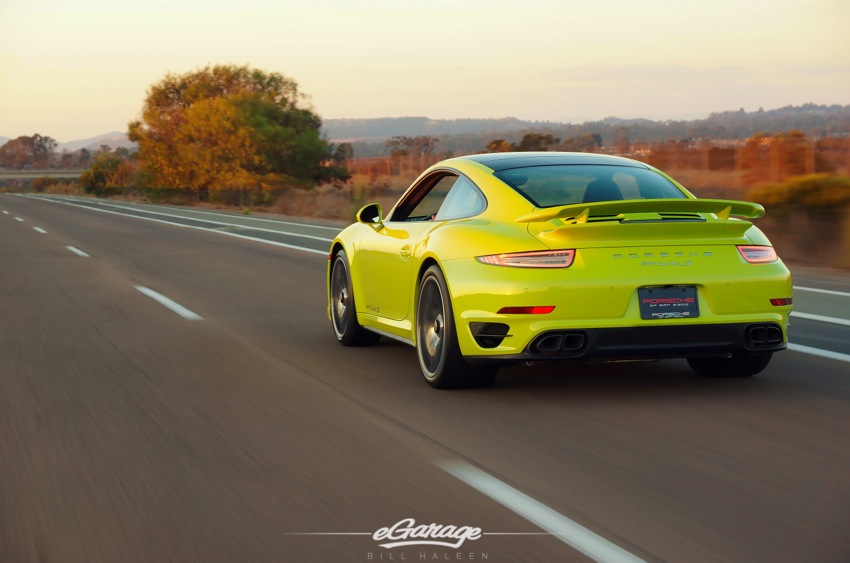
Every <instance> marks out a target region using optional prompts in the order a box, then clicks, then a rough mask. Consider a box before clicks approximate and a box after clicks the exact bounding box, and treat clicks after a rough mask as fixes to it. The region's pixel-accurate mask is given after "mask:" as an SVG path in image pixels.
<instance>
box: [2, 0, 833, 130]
mask: <svg viewBox="0 0 850 563" xmlns="http://www.w3.org/2000/svg"><path fill="white" fill-rule="evenodd" d="M848 22H850V1H848V0H835V1H832V0H735V1H731V0H711V1H709V0H701V1H694V0H642V1H630V0H587V1H585V0H578V1H568V0H552V1H550V0H525V1H516V0H513V1H502V0H451V1H447V0H427V1H424V2H418V1H407V2H405V1H399V0H393V1H388V0H348V1H343V0H308V1H303V0H300V1H298V2H293V1H289V0H241V1H236V2H234V1H233V0H142V1H137V2H116V1H115V0H73V1H71V0H2V2H0V135H2V136H6V137H10V138H14V137H17V136H20V135H32V134H34V133H40V134H42V135H49V136H51V137H53V138H55V139H57V140H58V141H60V142H65V141H70V140H73V139H80V138H86V137H92V136H95V135H99V134H101V133H106V132H109V131H125V130H126V126H127V122H129V121H131V120H133V119H135V118H137V117H138V114H139V111H140V109H141V106H142V102H143V99H144V97H145V92H146V90H147V88H148V87H149V86H150V85H151V84H153V83H155V82H157V81H159V80H160V79H162V77H163V76H164V75H165V74H166V73H168V72H173V73H183V72H187V71H190V70H194V69H196V68H199V67H203V66H205V65H207V64H226V63H233V64H238V65H242V64H247V65H250V66H252V67H256V68H259V69H262V70H264V71H269V72H280V73H282V74H285V75H287V76H289V77H291V78H293V79H295V80H296V81H297V82H298V83H299V85H300V86H301V88H302V90H303V91H304V92H305V93H307V94H308V95H309V96H310V101H311V103H312V105H313V107H314V109H315V110H316V111H317V113H318V114H319V115H321V116H322V117H323V118H325V119H330V118H343V117H348V118H357V117H400V116H428V117H431V118H460V117H482V118H485V117H508V116H510V117H517V118H520V119H533V120H552V121H573V122H581V121H586V120H589V119H599V118H602V117H606V116H611V115H613V116H617V117H647V118H652V119H682V118H687V119H692V118H699V117H705V116H707V115H708V114H709V113H710V112H713V111H724V110H731V109H738V108H741V107H743V108H744V109H746V110H748V111H753V110H756V109H758V108H759V107H764V108H765V109H772V108H776V107H781V106H784V105H799V104H802V103H806V102H814V103H821V104H850V33H848V32H847V26H848Z"/></svg>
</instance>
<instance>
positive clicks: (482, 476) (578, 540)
mask: <svg viewBox="0 0 850 563" xmlns="http://www.w3.org/2000/svg"><path fill="white" fill-rule="evenodd" d="M436 463H437V465H438V466H439V467H440V468H442V469H443V470H445V471H447V472H448V473H451V474H452V475H454V476H455V477H457V478H458V479H460V480H461V481H463V482H464V483H466V484H467V485H469V486H471V487H472V488H473V489H476V490H478V491H480V492H482V493H484V494H485V495H487V496H488V497H490V498H491V499H493V500H495V501H496V502H498V503H500V504H502V505H504V506H506V507H507V508H509V509H511V510H512V511H514V512H515V513H517V514H519V515H520V516H522V517H523V518H525V519H526V520H528V521H530V522H532V523H534V524H535V525H537V526H540V527H541V528H543V529H544V530H546V531H547V532H549V533H550V534H552V535H554V536H555V537H557V538H558V539H560V540H561V541H563V542H564V543H566V544H567V545H569V546H571V547H572V548H574V549H577V550H578V551H580V552H582V553H584V554H585V555H587V556H588V557H590V558H591V559H594V560H596V561H604V562H606V563H637V562H642V561H643V559H640V558H639V557H636V556H634V555H632V554H631V553H629V552H628V551H626V550H624V549H622V548H621V547H619V546H618V545H615V544H613V543H611V542H610V541H608V540H606V539H605V538H603V537H602V536H600V535H598V534H595V533H593V532H591V531H590V530H588V529H587V528H585V527H584V526H582V525H580V524H578V523H577V522H573V521H572V520H570V519H569V518H567V517H566V516H564V515H563V514H560V513H558V512H556V511H554V510H552V509H551V508H549V507H548V506H546V505H544V504H542V503H540V502H538V501H536V500H534V499H533V498H531V497H530V496H528V495H526V494H525V493H522V492H520V491H518V490H517V489H514V488H513V487H511V486H510V485H508V484H506V483H503V482H502V481H500V480H499V479H496V478H495V477H493V476H492V475H490V474H489V473H485V472H484V471H481V470H480V469H478V468H477V467H473V466H472V465H470V464H468V463H466V462H464V461H460V460H446V461H439V462H436Z"/></svg>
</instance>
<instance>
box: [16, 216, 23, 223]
mask: <svg viewBox="0 0 850 563" xmlns="http://www.w3.org/2000/svg"><path fill="white" fill-rule="evenodd" d="M15 221H20V222H21V223H23V222H24V220H23V219H21V218H20V217H15Z"/></svg>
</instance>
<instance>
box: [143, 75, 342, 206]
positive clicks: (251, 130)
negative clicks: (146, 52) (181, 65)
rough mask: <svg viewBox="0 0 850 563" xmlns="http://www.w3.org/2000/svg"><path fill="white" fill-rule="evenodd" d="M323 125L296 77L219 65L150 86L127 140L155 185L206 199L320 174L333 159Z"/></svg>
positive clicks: (176, 76)
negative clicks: (328, 158) (327, 160)
mask: <svg viewBox="0 0 850 563" xmlns="http://www.w3.org/2000/svg"><path fill="white" fill-rule="evenodd" d="M320 128H321V119H320V118H319V117H318V115H316V114H315V113H313V112H312V111H311V110H310V109H309V108H307V107H305V102H304V96H303V94H301V93H300V91H299V90H298V85H297V84H296V83H295V81H294V80H292V79H289V78H286V77H284V76H283V75H281V74H278V73H266V72H263V71H260V70H256V69H251V68H249V67H247V66H234V65H217V66H207V67H205V68H203V69H200V70H196V71H194V72H189V73H186V74H182V75H175V74H168V75H166V77H165V78H164V79H163V80H162V81H160V82H159V83H157V84H154V85H153V86H151V88H150V89H149V90H148V93H147V97H146V99H145V103H144V106H143V108H142V114H141V119H139V120H138V121H134V122H132V123H130V124H129V129H130V132H129V136H130V139H131V140H133V141H136V142H138V143H139V160H140V161H141V162H142V163H143V165H144V167H145V169H146V172H147V173H149V174H151V175H152V177H153V180H154V182H155V183H156V184H158V185H159V186H161V187H164V188H171V189H185V190H192V191H193V192H194V193H195V195H196V197H197V198H198V199H203V198H206V197H208V194H210V193H211V192H215V191H218V190H234V189H236V190H239V191H240V192H244V191H245V190H247V191H252V190H262V189H263V188H264V187H267V184H269V183H274V182H282V181H286V180H287V179H296V180H308V179H312V178H316V177H319V176H320V170H319V169H320V166H321V162H322V159H323V158H324V156H325V155H326V154H327V143H326V142H325V141H324V140H323V139H322V137H321V134H320Z"/></svg>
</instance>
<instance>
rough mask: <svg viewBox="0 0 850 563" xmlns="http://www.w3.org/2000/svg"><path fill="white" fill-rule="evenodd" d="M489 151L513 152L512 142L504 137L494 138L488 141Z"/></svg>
mask: <svg viewBox="0 0 850 563" xmlns="http://www.w3.org/2000/svg"><path fill="white" fill-rule="evenodd" d="M487 152H511V144H510V143H509V142H507V141H506V140H504V139H493V140H492V141H490V142H489V143H487Z"/></svg>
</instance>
